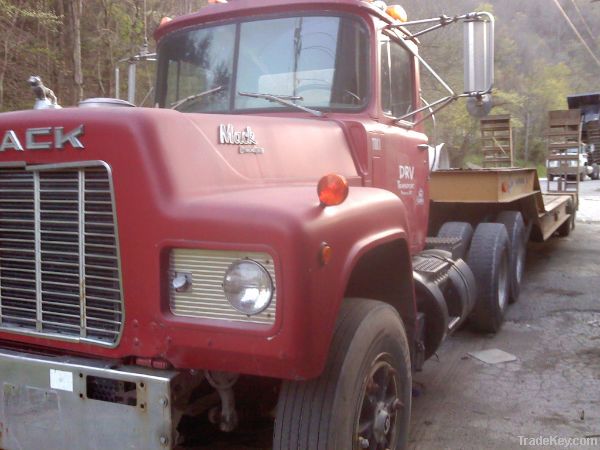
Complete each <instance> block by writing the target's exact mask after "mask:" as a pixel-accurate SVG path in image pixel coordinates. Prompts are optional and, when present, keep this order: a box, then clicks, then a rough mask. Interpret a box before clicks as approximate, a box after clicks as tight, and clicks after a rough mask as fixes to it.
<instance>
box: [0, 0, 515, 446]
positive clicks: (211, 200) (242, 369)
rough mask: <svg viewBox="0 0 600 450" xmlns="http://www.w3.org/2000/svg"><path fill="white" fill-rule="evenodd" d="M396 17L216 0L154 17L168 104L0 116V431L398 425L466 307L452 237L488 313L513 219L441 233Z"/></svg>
mask: <svg viewBox="0 0 600 450" xmlns="http://www.w3.org/2000/svg"><path fill="white" fill-rule="evenodd" d="M444 17H445V16H444ZM444 17H442V18H438V19H433V20H439V21H441V22H443V23H445V24H450V23H452V22H455V21H458V20H464V21H466V22H467V23H469V24H471V25H470V26H471V28H473V27H476V26H479V25H480V24H483V25H484V26H488V27H489V26H490V24H493V18H491V16H489V15H487V14H479V13H471V14H470V15H465V16H461V17H460V18H459V17H457V18H452V19H451V18H444ZM402 21H406V17H404V13H403V11H402V10H401V8H398V7H394V8H388V7H387V5H385V4H384V3H383V2H368V1H360V0H326V1H317V0H289V1H286V2H282V1H280V0H265V1H261V2H253V1H249V0H239V1H236V2H231V3H229V4H217V5H214V6H211V7H207V8H205V9H203V10H201V11H200V12H198V13H196V14H192V15H188V16H183V17H180V18H177V19H175V20H173V21H171V22H168V23H165V24H163V25H161V26H160V27H159V28H158V30H157V31H156V34H155V37H156V39H157V41H158V49H157V57H158V72H157V86H156V100H155V106H156V107H155V108H136V107H131V106H127V105H125V104H124V103H123V102H112V103H113V104H112V106H111V102H110V101H97V102H94V101H91V102H83V103H82V105H81V107H79V108H64V109H60V110H58V109H57V110H40V111H22V112H15V113H5V114H2V115H0V138H1V139H2V140H1V141H0V202H1V205H2V206H1V207H0V208H1V211H2V215H1V216H0V229H1V231H0V246H1V249H0V252H1V253H0V311H1V315H0V350H1V351H0V381H1V382H3V385H4V386H5V389H4V391H3V393H0V400H1V401H2V402H3V404H4V405H5V407H4V409H1V408H0V446H1V447H2V448H5V449H6V450H11V449H13V448H22V447H28V448H35V447H39V445H40V443H41V442H44V446H45V448H66V447H76V448H109V447H114V448H125V447H127V448H144V449H151V448H171V447H174V446H176V445H178V444H181V443H185V442H186V430H187V429H186V426H185V423H189V420H191V419H194V420H200V421H202V420H208V421H210V422H211V423H213V424H214V425H215V426H216V427H217V428H218V429H220V430H221V431H223V432H230V431H232V430H234V429H235V428H236V427H237V426H238V424H239V422H240V420H241V419H240V417H244V416H245V414H249V413H252V414H259V413H261V412H262V413H264V412H265V411H269V410H270V409H273V408H275V411H276V412H275V415H276V419H275V425H274V427H275V428H274V441H273V448H276V449H287V448H307V449H313V448H315V449H316V448H328V449H344V450H345V449H349V448H353V449H358V448H363V449H364V448H372V449H379V448H382V449H383V448H390V449H396V448H404V446H405V445H406V443H407V436H408V424H409V418H410V401H411V373H412V371H413V370H416V369H418V368H419V367H420V365H421V364H422V361H423V359H425V358H427V357H429V356H431V355H432V354H434V353H435V350H436V349H437V348H438V346H439V345H440V343H441V342H442V341H443V339H444V337H445V336H446V335H447V334H448V333H449V332H451V331H453V330H454V329H456V328H457V327H458V326H459V325H460V324H461V323H462V322H463V321H464V320H466V318H467V316H468V315H469V314H471V312H472V311H473V310H474V308H475V291H476V287H475V284H476V282H475V278H474V275H473V271H472V270H471V269H470V268H469V266H468V265H467V264H466V263H465V262H464V260H463V259H465V258H466V257H467V256H466V247H464V245H463V247H461V244H464V243H465V242H470V243H471V252H472V254H473V255H475V256H473V260H474V261H475V262H476V264H475V265H477V266H480V267H484V269H486V268H487V267H488V265H489V267H491V269H490V271H489V272H490V274H489V275H488V274H484V275H485V276H486V277H488V278H489V280H488V281H489V282H488V281H486V282H488V284H489V291H490V292H491V293H490V294H489V296H491V297H490V298H491V300H486V301H489V302H491V303H492V305H491V306H490V305H489V304H484V305H483V306H481V307H480V308H479V311H478V312H477V317H478V319H476V321H478V323H479V324H480V325H482V327H483V328H488V329H490V328H491V331H495V330H497V328H498V327H499V326H500V323H501V317H502V316H498V315H499V314H503V309H502V308H504V307H505V306H506V302H507V301H508V297H509V295H510V294H509V288H510V279H509V278H508V275H509V274H508V271H509V249H508V238H507V235H506V231H505V228H504V226H503V225H499V226H498V227H493V226H492V227H483V228H485V230H484V229H483V228H482V231H476V232H475V237H474V239H473V241H472V242H471V235H472V234H473V230H472V229H471V228H470V227H471V226H470V225H469V224H467V223H462V224H458V225H456V224H454V225H449V226H446V228H445V234H444V233H442V235H439V236H437V239H438V240H437V241H435V240H433V241H432V240H429V241H428V239H427V237H428V231H431V230H429V212H430V192H429V177H430V171H429V167H430V161H429V156H428V155H429V151H430V149H429V146H428V138H427V136H426V135H425V134H424V127H423V122H422V119H423V118H424V117H423V116H424V115H426V114H427V109H428V107H427V106H423V105H422V104H421V100H420V78H419V67H420V66H421V65H422V64H423V61H422V60H421V58H420V57H419V55H418V45H417V43H418V40H417V39H416V37H413V36H412V35H411V33H410V32H408V31H407V30H406V29H404V28H403V26H402V24H403V22H402ZM469 48H471V49H472V50H473V51H474V54H475V53H477V52H476V51H475V50H477V51H480V52H484V50H485V48H483V47H477V46H475V45H473V46H471V47H469ZM484 53H485V52H484ZM489 57H490V55H487V57H486V58H487V59H489ZM475 59H476V58H475ZM475 59H473V60H471V62H472V61H474V60H475ZM469 67H470V66H469ZM471 68H472V67H471ZM475 72H476V71H475V70H474V68H473V70H472V71H471V72H469V73H471V74H472V75H473V74H475ZM480 84H481V83H480ZM484 84H485V83H484ZM490 89H491V87H490ZM467 91H468V92H467ZM465 92H466V93H465V94H464V95H463V94H460V95H457V94H454V93H453V95H451V96H449V97H447V98H446V99H445V100H444V101H445V102H446V103H449V102H451V101H454V100H456V99H457V98H458V97H461V96H471V97H473V98H474V99H476V101H477V102H482V101H483V100H482V97H483V96H485V95H487V94H488V93H489V89H488V90H480V89H475V88H474V89H466V91H465ZM474 107H477V106H474ZM488 225H489V224H488ZM491 225H498V224H491ZM435 231H437V229H436V230H435ZM477 233H479V234H477ZM430 234H431V233H430ZM490 241H493V244H487V242H490ZM489 245H492V247H490V248H491V249H492V250H494V249H496V250H498V251H495V250H494V251H488V250H489V249H488V250H486V249H487V248H488V247H485V246H489ZM494 246H495V247H494ZM473 249H475V250H473ZM488 254H493V255H495V256H493V258H497V260H493V261H492V260H490V259H489V258H490V257H488ZM486 258H487V259H486ZM477 261H482V262H481V263H477ZM492 269H493V270H492ZM486 270H487V269H486ZM490 283H491V284H490ZM494 283H495V284H494ZM486 286H487V285H486ZM486 295H488V294H486ZM490 308H494V311H493V314H495V315H496V316H498V317H495V318H494V321H492V322H490V321H489V319H488V317H487V316H488V315H489V314H490V313H488V312H487V311H488V310H489V309H490ZM496 310H498V311H496ZM480 316H481V317H480ZM482 317H483V318H482ZM498 320H499V321H500V322H498V323H497V321H498ZM256 405H261V406H260V407H259V408H257V407H256ZM24 411H35V412H31V413H28V414H26V415H25V418H23V417H24V416H23V414H24ZM240 411H244V412H245V413H244V414H240V413H239V412H240ZM346 412H349V413H348V414H346ZM125 424H126V425H125ZM49 430H55V431H54V432H53V433H50V432H49ZM56 430H58V431H59V432H56ZM106 430H111V431H110V432H107V431H106ZM90 436H91V438H89V439H88V437H90ZM84 437H85V438H84Z"/></svg>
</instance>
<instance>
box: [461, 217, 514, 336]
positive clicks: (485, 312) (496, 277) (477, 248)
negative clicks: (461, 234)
mask: <svg viewBox="0 0 600 450" xmlns="http://www.w3.org/2000/svg"><path fill="white" fill-rule="evenodd" d="M508 245H509V242H508V234H507V233H506V228H505V227H504V225H502V224H500V223H480V224H479V225H477V228H476V229H475V233H474V234H473V239H472V240H471V249H470V250H469V256H468V259H467V262H468V264H469V267H470V268H471V270H472V271H473V275H475V281H476V283H477V291H478V293H479V295H478V297H477V300H476V301H475V307H474V308H473V312H472V315H471V317H470V323H471V325H472V326H473V327H474V328H475V329H477V330H479V331H484V332H488V333H496V332H497V331H498V330H500V327H501V326H502V322H503V321H504V313H505V312H506V306H507V304H508V297H509V288H510V283H509V281H510V277H509V274H510V271H509V267H510V261H509V256H510V255H509V253H510V252H509V246H508Z"/></svg>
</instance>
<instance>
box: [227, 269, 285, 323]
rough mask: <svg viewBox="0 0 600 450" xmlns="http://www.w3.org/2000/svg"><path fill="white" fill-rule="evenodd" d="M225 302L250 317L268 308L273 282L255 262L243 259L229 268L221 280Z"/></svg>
mask: <svg viewBox="0 0 600 450" xmlns="http://www.w3.org/2000/svg"><path fill="white" fill-rule="evenodd" d="M223 291H224V292H225V297H226V298H227V301H228V302H229V303H230V304H231V306H233V307H234V308H235V309H237V310H238V311H240V312H242V313H244V314H247V315H249V316H252V315H254V314H259V313H260V312H262V311H264V310H265V309H267V308H268V306H269V304H270V303H271V299H272V298H273V280H271V276H270V275H269V272H267V270H266V269H265V268H264V267H263V266H261V265H260V264H259V263H257V262H256V261H253V260H251V259H243V260H239V261H236V262H234V263H233V264H231V265H230V266H229V268H228V269H227V272H225V277H224V278H223Z"/></svg>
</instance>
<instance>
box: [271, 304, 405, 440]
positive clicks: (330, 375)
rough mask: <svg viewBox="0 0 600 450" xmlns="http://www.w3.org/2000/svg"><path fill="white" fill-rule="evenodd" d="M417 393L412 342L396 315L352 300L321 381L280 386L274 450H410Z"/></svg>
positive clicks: (345, 309) (381, 306)
mask: <svg viewBox="0 0 600 450" xmlns="http://www.w3.org/2000/svg"><path fill="white" fill-rule="evenodd" d="M411 390H412V381H411V369H410V357H409V350H408V341H407V339H406V334H405V331H404V326H403V324H402V319H400V316H399V315H398V313H397V311H396V310H395V309H394V308H393V307H391V306H390V305H387V304H385V303H382V302H379V301H375V300H365V299H347V300H345V301H344V305H343V306H342V308H341V310H340V314H339V317H338V321H337V324H336V328H335V331H334V335H333V340H332V343H331V347H330V352H329V358H328V360H327V363H326V365H325V369H324V370H323V373H322V374H321V376H320V377H319V378H317V379H314V380H309V381H284V382H283V384H282V387H281V391H280V393H279V400H278V403H277V412H276V418H275V430H274V435H273V450H308V449H310V450H352V449H356V450H358V449H363V448H370V449H404V448H405V447H406V445H407V441H408V425H409V420H410V407H411ZM367 441H368V442H367Z"/></svg>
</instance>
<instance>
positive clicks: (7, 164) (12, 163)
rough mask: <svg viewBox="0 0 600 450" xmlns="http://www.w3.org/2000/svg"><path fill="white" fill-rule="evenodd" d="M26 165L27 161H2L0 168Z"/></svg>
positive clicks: (23, 166) (14, 167)
mask: <svg viewBox="0 0 600 450" xmlns="http://www.w3.org/2000/svg"><path fill="white" fill-rule="evenodd" d="M26 165H27V164H26V163H25V161H8V162H0V169H19V168H20V169H23V168H25V166H26Z"/></svg>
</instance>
